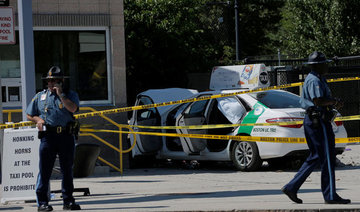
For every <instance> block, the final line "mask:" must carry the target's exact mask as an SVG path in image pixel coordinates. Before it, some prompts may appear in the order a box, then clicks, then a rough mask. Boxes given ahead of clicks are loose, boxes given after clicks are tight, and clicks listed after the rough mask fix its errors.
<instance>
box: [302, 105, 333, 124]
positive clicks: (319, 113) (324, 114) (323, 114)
mask: <svg viewBox="0 0 360 212" xmlns="http://www.w3.org/2000/svg"><path fill="white" fill-rule="evenodd" d="M306 113H307V114H308V115H309V118H310V120H311V121H312V125H313V127H314V128H318V127H320V119H321V120H323V121H324V122H332V121H334V119H335V118H336V115H337V111H336V110H334V109H332V108H326V109H324V110H322V109H318V108H316V107H309V108H308V109H307V110H306Z"/></svg>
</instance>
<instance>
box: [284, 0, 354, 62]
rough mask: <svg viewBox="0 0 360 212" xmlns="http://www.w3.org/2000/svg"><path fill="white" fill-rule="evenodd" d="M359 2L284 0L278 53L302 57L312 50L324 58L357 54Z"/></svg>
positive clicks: (349, 0)
mask: <svg viewBox="0 0 360 212" xmlns="http://www.w3.org/2000/svg"><path fill="white" fill-rule="evenodd" d="M359 11H360V1H358V0H348V1H341V0H316V1H314V0H288V1H287V2H286V5H285V7H284V9H283V12H282V16H283V20H282V21H281V29H280V30H279V38H280V42H281V43H282V46H283V47H282V49H283V50H286V52H287V53H295V54H297V55H299V56H302V57H306V56H308V55H309V54H310V53H311V52H313V51H314V50H319V51H322V52H324V53H325V54H326V55H328V56H333V55H337V56H344V55H355V54H359V53H360V45H359V44H360V22H359V18H360V17H359V16H360V13H359Z"/></svg>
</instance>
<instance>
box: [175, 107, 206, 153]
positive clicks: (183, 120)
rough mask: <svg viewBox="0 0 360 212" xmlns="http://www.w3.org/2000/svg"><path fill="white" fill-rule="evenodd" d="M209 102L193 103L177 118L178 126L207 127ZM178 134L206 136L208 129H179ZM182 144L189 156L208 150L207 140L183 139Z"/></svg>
mask: <svg viewBox="0 0 360 212" xmlns="http://www.w3.org/2000/svg"><path fill="white" fill-rule="evenodd" d="M208 104H209V100H202V101H197V102H193V103H191V104H190V105H189V106H188V107H187V108H185V110H184V111H183V112H182V113H181V114H180V115H179V116H178V117H177V118H176V125H177V126H190V125H205V124H207V121H206V113H207V106H208ZM176 131H177V132H178V133H182V134H206V133H207V129H177V130H176ZM181 144H182V146H183V149H184V152H186V153H188V154H196V153H199V152H200V151H202V150H204V149H205V148H206V139H201V138H185V137H183V138H181Z"/></svg>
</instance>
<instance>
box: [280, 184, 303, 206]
mask: <svg viewBox="0 0 360 212" xmlns="http://www.w3.org/2000/svg"><path fill="white" fill-rule="evenodd" d="M281 191H282V192H283V193H284V194H286V196H288V197H289V198H290V199H291V200H292V201H294V202H296V203H298V204H301V203H302V202H303V201H302V200H301V199H299V198H298V197H297V195H296V193H293V192H291V191H289V190H287V189H286V188H285V187H282V188H281Z"/></svg>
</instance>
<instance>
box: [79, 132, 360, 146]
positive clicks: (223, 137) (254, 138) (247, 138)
mask: <svg viewBox="0 0 360 212" xmlns="http://www.w3.org/2000/svg"><path fill="white" fill-rule="evenodd" d="M80 131H81V132H109V133H127V134H138V135H153V136H168V137H187V138H202V139H218V140H236V141H253V142H271V143H306V139H305V138H292V137H258V136H239V135H209V134H178V133H157V132H129V131H121V130H94V129H80ZM335 142H336V143H356V142H360V137H351V138H336V139H335Z"/></svg>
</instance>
